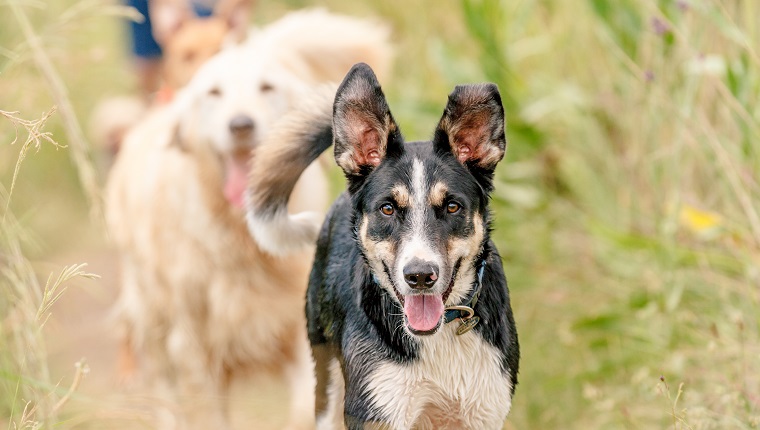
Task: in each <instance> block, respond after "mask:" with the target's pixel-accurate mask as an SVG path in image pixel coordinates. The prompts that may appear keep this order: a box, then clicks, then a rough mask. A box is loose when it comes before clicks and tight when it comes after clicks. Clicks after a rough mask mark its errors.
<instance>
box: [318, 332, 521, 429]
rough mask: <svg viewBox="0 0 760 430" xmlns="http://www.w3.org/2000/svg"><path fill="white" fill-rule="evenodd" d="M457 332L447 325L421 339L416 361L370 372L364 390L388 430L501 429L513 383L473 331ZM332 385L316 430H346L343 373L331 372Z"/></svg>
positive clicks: (385, 365)
mask: <svg viewBox="0 0 760 430" xmlns="http://www.w3.org/2000/svg"><path fill="white" fill-rule="evenodd" d="M455 331H456V324H447V325H445V326H444V327H443V328H442V329H441V330H439V331H438V332H437V333H436V334H435V335H432V336H428V337H424V338H420V341H421V347H420V355H419V357H418V360H415V361H413V362H411V363H408V364H397V363H393V362H390V361H385V362H382V363H380V364H378V365H377V366H375V367H374V368H373V369H372V370H371V373H370V375H369V376H368V377H367V380H368V381H369V382H368V383H367V389H368V391H369V392H370V393H372V400H373V406H375V407H377V408H379V410H380V413H381V415H382V416H385V417H389V421H388V423H387V424H388V426H389V428H391V429H394V430H409V429H415V430H433V429H436V430H438V429H441V430H442V429H451V430H454V429H477V430H495V429H501V428H502V426H503V425H504V421H505V420H506V417H507V414H508V413H509V410H510V408H511V406H512V395H511V390H512V381H511V379H510V377H509V376H508V374H505V373H502V371H501V354H500V353H499V351H498V350H497V349H496V348H494V347H493V346H492V345H490V344H488V343H487V342H485V341H484V340H483V339H482V338H481V337H480V336H478V335H477V334H476V333H475V332H472V331H471V332H469V333H465V334H464V335H461V336H458V335H456V333H455ZM330 384H331V385H330V389H331V391H330V397H329V405H328V412H327V413H326V415H325V417H323V419H322V420H320V422H319V424H320V425H319V427H318V428H319V429H320V430H327V429H342V428H344V425H343V421H342V412H343V410H342V408H341V406H342V405H343V397H344V395H345V392H344V390H345V388H344V381H343V376H342V373H341V372H339V371H337V372H336V371H332V372H331V379H330ZM335 402H340V403H335ZM336 417H340V419H336ZM381 428H385V427H381Z"/></svg>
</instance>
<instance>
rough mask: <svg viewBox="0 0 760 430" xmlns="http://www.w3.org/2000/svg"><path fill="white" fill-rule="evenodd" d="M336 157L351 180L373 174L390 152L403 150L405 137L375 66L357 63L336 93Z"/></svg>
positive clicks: (334, 127)
mask: <svg viewBox="0 0 760 430" xmlns="http://www.w3.org/2000/svg"><path fill="white" fill-rule="evenodd" d="M333 131H334V140H335V141H334V143H335V161H336V162H337V163H338V166H340V168H341V169H343V172H344V173H345V174H346V177H347V178H348V179H349V180H352V179H359V178H362V177H364V176H366V175H367V174H369V173H370V172H371V171H372V170H373V169H374V168H375V167H377V166H378V165H379V164H380V162H381V161H382V160H383V159H384V158H385V157H386V156H389V155H398V154H400V152H401V148H402V143H403V138H402V137H401V132H400V131H399V129H398V126H397V125H396V122H395V121H394V120H393V116H392V115H391V111H390V109H389V108H388V103H387V102H386V100H385V95H384V94H383V90H382V89H381V88H380V84H379V83H378V82H377V77H375V73H374V72H373V71H372V69H371V68H370V67H369V66H368V65H366V64H364V63H359V64H356V65H354V66H353V67H352V68H351V70H350V71H349V72H348V74H347V75H346V77H345V78H344V79H343V83H341V84H340V87H338V91H337V93H336V94H335V104H334V105H333Z"/></svg>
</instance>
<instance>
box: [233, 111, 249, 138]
mask: <svg viewBox="0 0 760 430" xmlns="http://www.w3.org/2000/svg"><path fill="white" fill-rule="evenodd" d="M230 132H232V134H233V135H234V136H235V137H247V136H248V135H250V134H251V132H253V119H252V118H251V117H250V116H248V115H237V116H235V117H234V118H232V119H231V120H230Z"/></svg>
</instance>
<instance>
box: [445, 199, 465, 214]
mask: <svg viewBox="0 0 760 430" xmlns="http://www.w3.org/2000/svg"><path fill="white" fill-rule="evenodd" d="M461 208H462V207H461V206H459V203H457V202H449V204H448V205H446V212H448V213H450V214H455V213H457V212H459V209H461Z"/></svg>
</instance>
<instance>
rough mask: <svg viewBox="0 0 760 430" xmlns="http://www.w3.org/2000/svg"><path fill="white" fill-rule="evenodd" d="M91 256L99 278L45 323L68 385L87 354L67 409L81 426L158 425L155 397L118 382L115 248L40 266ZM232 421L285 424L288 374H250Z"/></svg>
mask: <svg viewBox="0 0 760 430" xmlns="http://www.w3.org/2000/svg"><path fill="white" fill-rule="evenodd" d="M82 262H86V263H88V266H87V268H86V269H87V271H88V272H92V273H96V274H98V275H100V276H101V279H99V280H96V281H89V280H78V281H76V282H75V283H74V284H72V285H71V286H70V287H69V289H68V291H67V292H66V293H65V294H64V295H63V296H62V298H61V299H60V301H59V302H58V303H57V304H56V305H55V307H54V308H53V315H52V317H51V319H50V321H49V322H48V325H47V326H46V335H47V340H48V348H49V354H50V360H49V362H50V366H51V372H52V374H53V378H54V380H55V381H60V385H61V386H62V387H67V386H69V385H70V384H71V381H72V379H73V375H74V373H75V367H74V365H75V363H76V362H77V361H79V360H80V359H82V358H84V359H85V360H86V362H87V365H88V367H89V369H90V370H89V373H88V374H87V376H86V378H85V379H84V380H83V382H82V384H81V386H80V388H79V389H78V390H77V394H76V396H74V397H73V398H72V400H71V402H70V403H69V404H68V405H67V409H66V411H67V412H72V413H73V416H72V417H71V419H70V420H69V421H68V424H69V425H73V427H74V428H77V429H117V430H118V429H147V428H153V422H154V421H153V419H152V413H151V411H152V410H153V408H152V407H151V406H152V405H155V404H156V403H160V401H161V400H160V399H156V398H152V397H151V396H150V394H149V393H148V392H147V390H145V388H144V387H142V386H141V385H142V384H140V383H139V382H135V383H132V384H130V385H129V386H124V384H121V383H119V382H118V378H117V372H116V359H117V355H118V344H117V338H116V333H115V331H114V329H113V326H112V325H111V323H110V322H109V313H110V310H111V307H112V305H113V303H114V300H115V298H116V295H117V293H118V287H119V286H118V273H119V272H118V264H117V259H116V254H115V252H114V251H113V250H110V249H108V247H107V246H105V245H102V244H96V245H93V246H89V247H87V248H86V249H82V250H80V251H77V252H74V253H72V254H69V255H64V256H57V257H55V258H54V259H53V260H52V261H50V262H47V263H44V264H41V265H40V271H41V273H49V272H50V271H55V272H58V271H60V268H61V267H63V265H69V264H74V263H82ZM231 403H232V411H231V415H232V421H233V426H234V428H236V429H262V430H268V429H278V428H281V427H282V425H283V422H284V419H285V405H286V404H287V397H286V393H285V390H284V385H283V384H282V382H281V381H279V380H275V379H272V378H267V379H263V378H262V379H257V380H246V381H239V382H238V383H236V385H235V387H234V389H233V399H232V401H231Z"/></svg>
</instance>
